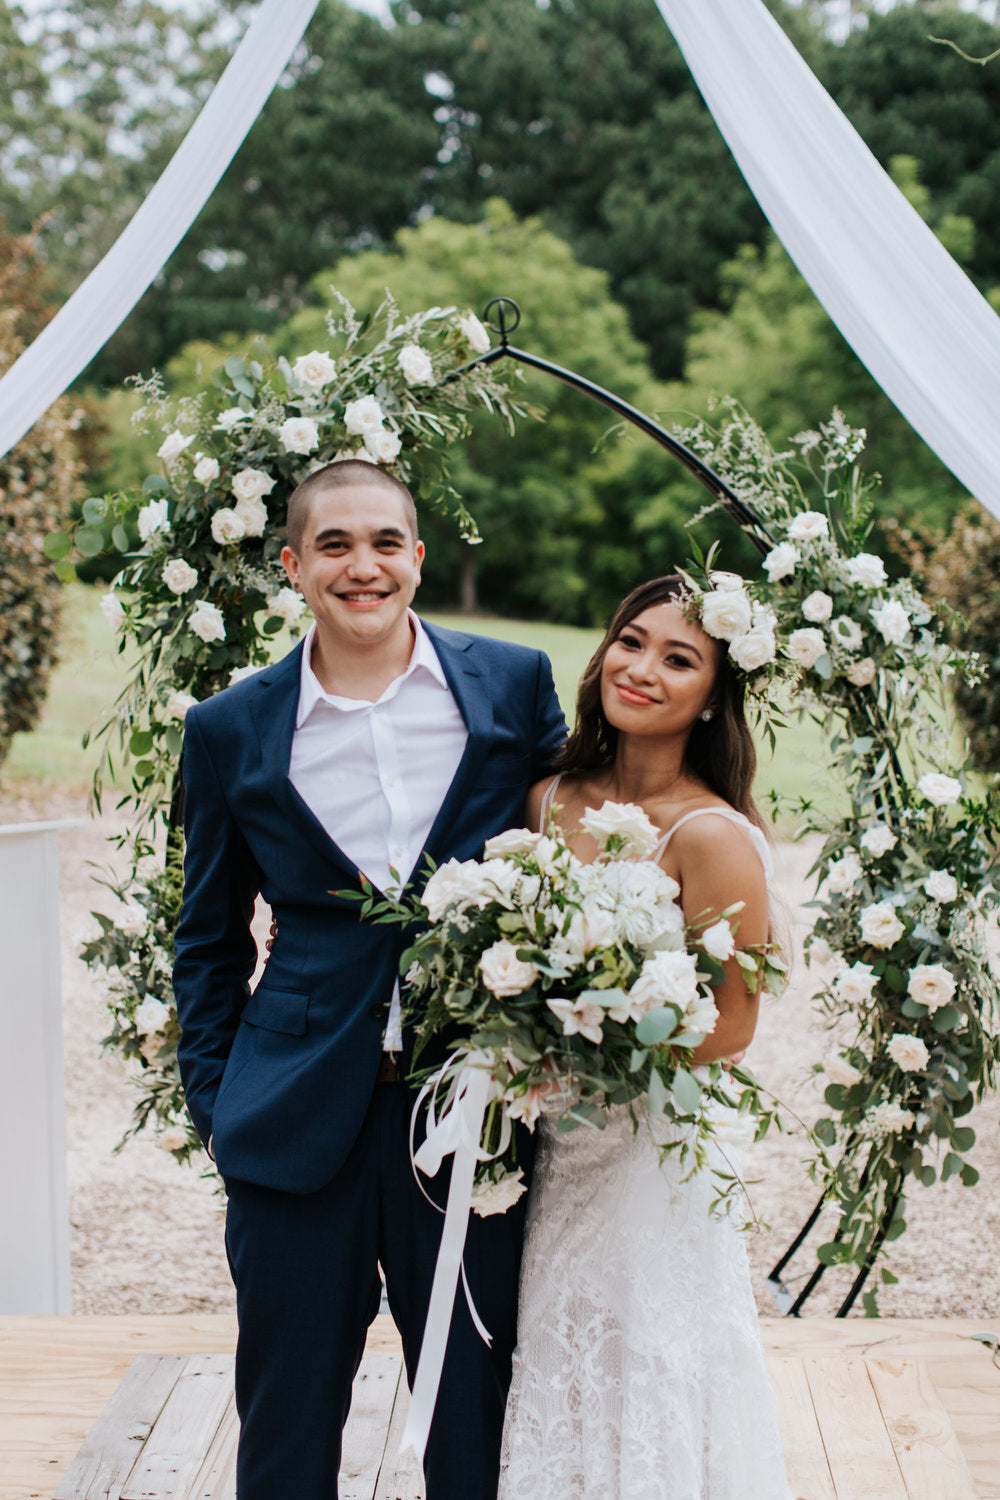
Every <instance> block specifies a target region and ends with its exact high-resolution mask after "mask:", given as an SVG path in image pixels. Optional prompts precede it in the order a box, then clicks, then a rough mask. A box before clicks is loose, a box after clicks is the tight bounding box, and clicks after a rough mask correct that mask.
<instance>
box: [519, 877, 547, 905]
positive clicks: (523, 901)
mask: <svg viewBox="0 0 1000 1500" xmlns="http://www.w3.org/2000/svg"><path fill="white" fill-rule="evenodd" d="M541 889H542V882H541V879H540V878H539V876H537V875H522V876H521V882H520V884H519V885H518V888H517V902H518V905H519V906H520V908H521V910H522V911H523V910H524V908H525V907H526V906H531V905H533V903H534V902H536V901H537V900H538V896H539V892H540V891H541Z"/></svg>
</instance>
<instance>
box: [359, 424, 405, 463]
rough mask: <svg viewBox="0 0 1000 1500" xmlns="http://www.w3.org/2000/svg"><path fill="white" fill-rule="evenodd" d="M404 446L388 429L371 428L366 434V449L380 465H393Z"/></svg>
mask: <svg viewBox="0 0 1000 1500" xmlns="http://www.w3.org/2000/svg"><path fill="white" fill-rule="evenodd" d="M402 446H403V444H402V440H401V439H400V438H398V437H397V436H396V434H395V433H394V432H390V431H389V429H388V428H387V427H379V428H371V429H369V431H368V432H366V433H365V447H366V448H367V449H368V452H369V453H370V454H371V456H372V458H373V459H374V460H375V462H376V463H378V464H391V463H392V462H393V461H394V459H395V458H396V456H397V455H398V453H399V450H400V448H402Z"/></svg>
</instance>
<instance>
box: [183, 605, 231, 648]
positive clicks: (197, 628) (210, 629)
mask: <svg viewBox="0 0 1000 1500" xmlns="http://www.w3.org/2000/svg"><path fill="white" fill-rule="evenodd" d="M188 625H189V627H190V628H191V630H193V631H194V634H195V635H196V636H198V637H199V639H201V640H203V641H205V642H211V641H224V640H225V639H226V622H225V620H224V619H223V617H222V611H221V609H219V607H218V605H215V604H209V602H208V600H207V599H199V600H198V603H197V604H196V605H195V607H194V609H193V610H192V611H191V618H190V620H188Z"/></svg>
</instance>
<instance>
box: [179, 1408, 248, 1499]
mask: <svg viewBox="0 0 1000 1500" xmlns="http://www.w3.org/2000/svg"><path fill="white" fill-rule="evenodd" d="M239 1440H240V1419H239V1417H238V1416H237V1413H236V1397H235V1396H231V1397H230V1398H229V1404H228V1406H227V1407H226V1411H225V1415H224V1416H223V1418H222V1421H221V1422H220V1424H219V1430H218V1432H217V1433H216V1434H215V1437H214V1438H213V1439H212V1443H211V1446H210V1447H209V1450H208V1452H207V1453H206V1455H205V1462H204V1464H203V1465H202V1467H201V1470H200V1472H199V1473H198V1476H197V1478H196V1479H195V1481H194V1483H193V1484H192V1485H191V1488H190V1489H189V1490H188V1493H187V1495H186V1496H185V1500H236V1449H237V1446H238V1444H239Z"/></svg>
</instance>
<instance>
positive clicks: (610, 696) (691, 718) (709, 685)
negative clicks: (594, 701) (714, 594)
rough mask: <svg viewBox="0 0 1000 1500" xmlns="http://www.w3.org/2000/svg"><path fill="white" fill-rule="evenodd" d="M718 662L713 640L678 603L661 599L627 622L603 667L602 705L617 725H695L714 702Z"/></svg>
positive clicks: (652, 728) (651, 728)
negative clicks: (689, 617)
mask: <svg viewBox="0 0 1000 1500" xmlns="http://www.w3.org/2000/svg"><path fill="white" fill-rule="evenodd" d="M717 666H718V659H717V650H716V646H715V643H714V642H713V641H712V639H711V638H710V637H709V636H708V635H707V634H706V633H705V631H704V630H702V628H701V626H700V625H698V624H696V623H695V622H694V621H691V620H688V619H686V618H685V616H684V613H683V611H682V609H681V607H680V605H678V604H672V603H667V604H657V605H654V606H652V607H651V608H650V609H645V610H643V611H642V613H641V614H639V615H637V616H636V617H635V619H634V620H631V621H629V623H628V624H627V625H625V626H623V627H622V629H621V631H620V632H619V633H618V635H617V636H616V638H615V639H614V640H613V641H612V642H611V644H610V645H609V646H608V649H607V652H606V654H605V657H604V663H603V667H602V671H601V699H602V707H603V709H604V713H605V716H606V717H607V719H608V722H609V723H610V724H612V725H614V727H615V728H616V729H620V730H623V731H625V732H634V733H638V734H643V735H646V734H650V733H655V734H678V733H684V732H685V731H687V730H689V729H690V727H691V726H692V724H694V722H695V721H696V719H697V718H698V715H699V714H700V713H702V712H703V711H704V710H705V708H706V707H707V706H708V705H709V703H710V700H711V697H712V690H713V686H714V683H715V676H716V671H717Z"/></svg>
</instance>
